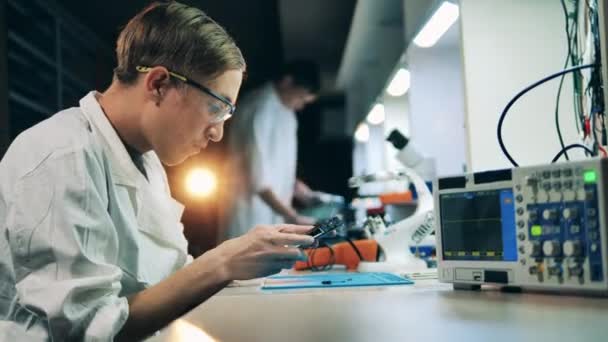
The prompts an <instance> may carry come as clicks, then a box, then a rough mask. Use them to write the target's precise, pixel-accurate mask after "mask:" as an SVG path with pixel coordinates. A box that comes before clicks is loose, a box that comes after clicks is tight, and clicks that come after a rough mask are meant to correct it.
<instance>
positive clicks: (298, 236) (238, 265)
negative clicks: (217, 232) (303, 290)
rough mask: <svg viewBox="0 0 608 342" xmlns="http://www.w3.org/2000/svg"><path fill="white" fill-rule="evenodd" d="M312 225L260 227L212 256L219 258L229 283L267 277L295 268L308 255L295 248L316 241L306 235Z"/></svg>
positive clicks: (223, 246) (225, 244)
mask: <svg viewBox="0 0 608 342" xmlns="http://www.w3.org/2000/svg"><path fill="white" fill-rule="evenodd" d="M311 229H312V226H297V225H288V224H282V225H259V226H256V227H255V228H253V229H252V230H250V231H249V232H248V233H247V234H245V235H243V236H241V237H238V238H236V239H232V240H228V241H226V242H224V243H222V244H221V245H219V246H218V247H217V248H215V249H213V250H211V251H209V252H208V253H210V254H213V255H216V256H219V258H220V259H221V260H222V262H221V263H222V266H221V267H222V268H223V269H224V272H225V276H226V278H227V279H229V280H245V279H253V278H259V277H265V276H268V275H271V274H275V273H278V272H280V271H281V270H282V269H284V268H291V267H293V265H294V263H295V262H296V261H299V260H306V255H305V254H303V253H302V251H301V250H300V249H298V248H296V247H293V246H299V245H304V246H307V245H310V244H312V243H313V242H314V239H313V238H312V237H311V236H308V235H306V233H308V232H309V231H310V230H311Z"/></svg>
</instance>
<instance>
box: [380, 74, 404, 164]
mask: <svg viewBox="0 0 608 342" xmlns="http://www.w3.org/2000/svg"><path fill="white" fill-rule="evenodd" d="M389 82H390V80H389ZM383 103H384V111H385V113H386V121H384V137H387V136H388V135H389V133H390V132H391V131H392V130H393V129H398V130H399V131H400V132H401V133H402V134H403V135H405V136H408V137H409V136H410V125H409V117H410V113H409V107H410V102H409V96H408V94H407V93H406V94H404V95H402V96H397V97H395V96H390V95H388V94H386V93H385V94H384V96H383ZM384 148H385V152H384V153H385V154H386V164H385V165H386V169H387V170H400V169H402V168H403V165H401V163H400V162H399V161H398V160H397V159H396V158H395V157H394V156H395V155H397V152H398V150H397V149H396V148H395V147H393V145H392V144H391V143H389V142H385V144H384Z"/></svg>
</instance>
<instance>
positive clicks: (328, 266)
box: [306, 241, 336, 272]
mask: <svg viewBox="0 0 608 342" xmlns="http://www.w3.org/2000/svg"><path fill="white" fill-rule="evenodd" d="M321 245H324V247H327V248H329V262H328V263H327V264H326V265H322V266H315V264H314V261H313V259H314V257H315V253H316V252H317V249H319V248H320V247H321ZM335 263H336V252H335V251H334V249H333V248H331V246H330V245H329V244H327V242H325V241H320V242H319V245H318V246H317V247H315V248H313V249H312V251H311V252H310V254H309V256H308V260H307V261H306V266H308V268H310V270H311V271H313V272H320V271H327V270H330V269H332V267H334V264H335Z"/></svg>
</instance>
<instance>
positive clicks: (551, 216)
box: [543, 209, 557, 221]
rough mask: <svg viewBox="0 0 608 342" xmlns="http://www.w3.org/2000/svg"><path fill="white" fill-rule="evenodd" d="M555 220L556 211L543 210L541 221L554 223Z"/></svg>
mask: <svg viewBox="0 0 608 342" xmlns="http://www.w3.org/2000/svg"><path fill="white" fill-rule="evenodd" d="M556 218H557V210H555V209H545V210H543V219H545V220H547V221H555V219H556Z"/></svg>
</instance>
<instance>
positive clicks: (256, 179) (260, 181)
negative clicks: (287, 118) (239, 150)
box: [250, 101, 280, 193]
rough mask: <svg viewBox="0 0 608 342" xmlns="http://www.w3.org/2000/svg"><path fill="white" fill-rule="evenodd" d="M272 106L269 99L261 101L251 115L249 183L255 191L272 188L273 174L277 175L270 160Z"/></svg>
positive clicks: (274, 142)
mask: <svg viewBox="0 0 608 342" xmlns="http://www.w3.org/2000/svg"><path fill="white" fill-rule="evenodd" d="M273 114H275V113H273V112H272V107H271V106H269V101H266V102H265V103H261V104H260V105H259V107H258V110H257V112H256V113H255V114H254V117H253V139H252V146H251V149H250V152H251V156H250V163H251V165H250V167H251V173H252V174H251V183H252V186H253V190H254V191H255V192H256V193H257V192H260V191H262V190H265V189H272V184H274V182H273V176H274V177H278V172H280V170H272V169H271V167H270V165H271V163H270V160H271V158H272V149H273V144H276V143H280V142H279V141H273V135H272V131H273V128H274V122H273V116H274V115H273Z"/></svg>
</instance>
